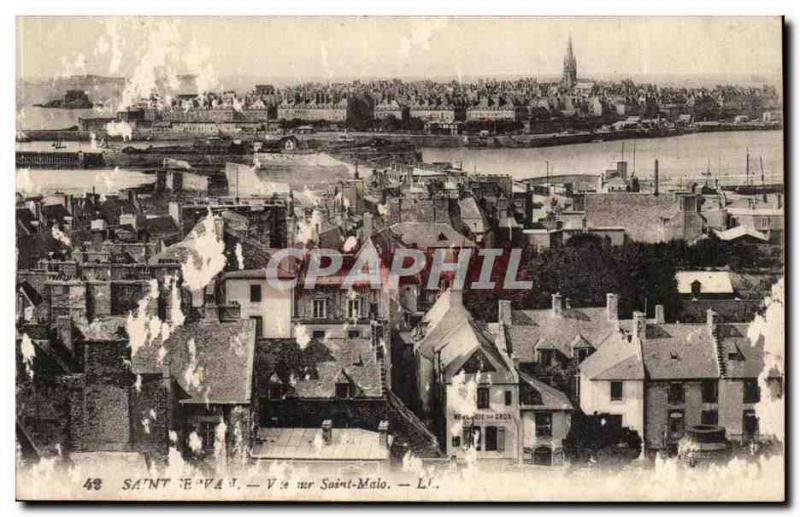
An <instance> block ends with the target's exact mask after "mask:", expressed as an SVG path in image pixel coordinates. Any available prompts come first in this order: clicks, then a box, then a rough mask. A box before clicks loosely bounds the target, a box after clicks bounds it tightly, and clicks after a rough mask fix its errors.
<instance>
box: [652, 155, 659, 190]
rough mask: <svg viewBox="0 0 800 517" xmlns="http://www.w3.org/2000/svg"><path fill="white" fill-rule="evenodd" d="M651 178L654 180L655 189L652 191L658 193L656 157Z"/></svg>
mask: <svg viewBox="0 0 800 517" xmlns="http://www.w3.org/2000/svg"><path fill="white" fill-rule="evenodd" d="M653 180H654V182H655V190H654V191H653V193H654V194H655V195H656V196H657V195H658V158H656V161H655V163H654V164H653Z"/></svg>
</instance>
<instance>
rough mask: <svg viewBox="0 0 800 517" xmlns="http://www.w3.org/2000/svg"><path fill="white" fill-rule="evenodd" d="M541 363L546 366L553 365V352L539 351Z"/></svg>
mask: <svg viewBox="0 0 800 517" xmlns="http://www.w3.org/2000/svg"><path fill="white" fill-rule="evenodd" d="M539 362H540V363H541V364H542V365H544V366H550V365H551V364H553V351H552V350H539Z"/></svg>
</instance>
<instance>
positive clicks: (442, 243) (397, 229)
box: [384, 222, 475, 250]
mask: <svg viewBox="0 0 800 517" xmlns="http://www.w3.org/2000/svg"><path fill="white" fill-rule="evenodd" d="M384 231H388V232H391V233H393V234H394V235H395V236H396V237H397V238H398V239H399V240H400V242H402V243H403V245H405V246H406V247H417V248H420V249H423V250H424V249H435V248H451V247H452V248H474V247H475V243H474V242H472V241H471V240H470V239H468V238H467V237H465V236H464V235H461V234H460V233H458V232H457V231H456V230H455V229H454V228H453V227H452V226H450V225H449V224H447V223H419V222H403V223H397V224H394V225H392V226H390V227H389V228H388V229H386V230H384Z"/></svg>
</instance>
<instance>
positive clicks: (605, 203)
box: [584, 192, 702, 242]
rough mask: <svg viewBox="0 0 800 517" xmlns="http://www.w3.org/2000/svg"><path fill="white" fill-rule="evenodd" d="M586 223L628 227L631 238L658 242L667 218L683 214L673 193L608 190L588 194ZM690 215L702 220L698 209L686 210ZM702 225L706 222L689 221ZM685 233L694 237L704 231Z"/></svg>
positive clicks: (597, 226) (586, 196)
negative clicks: (602, 192) (603, 192)
mask: <svg viewBox="0 0 800 517" xmlns="http://www.w3.org/2000/svg"><path fill="white" fill-rule="evenodd" d="M584 199H585V211H586V225H587V227H588V228H605V227H609V226H613V227H619V226H622V227H624V228H625V233H626V234H627V235H628V237H629V238H630V239H631V240H634V241H640V242H657V241H658V240H659V235H660V234H661V233H662V232H661V231H660V229H661V228H662V224H663V222H664V221H670V220H672V219H673V218H675V217H676V216H679V214H681V210H680V204H679V201H678V200H677V199H676V198H674V197H671V196H667V195H663V196H654V195H652V194H647V193H639V192H613V193H608V194H586V195H585V198H584ZM684 215H685V216H686V217H690V218H697V219H699V220H702V216H700V214H697V213H691V212H686V213H685V214H684ZM689 227H696V228H702V224H700V221H698V224H695V225H689ZM700 233H702V232H700V231H699V230H698V231H697V233H696V234H694V233H693V234H690V235H684V236H683V238H685V239H687V240H693V239H695V238H697V236H698V235H700Z"/></svg>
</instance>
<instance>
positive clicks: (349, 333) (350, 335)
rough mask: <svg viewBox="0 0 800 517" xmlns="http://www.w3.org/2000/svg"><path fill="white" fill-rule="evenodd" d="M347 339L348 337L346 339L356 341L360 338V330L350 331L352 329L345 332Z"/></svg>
mask: <svg viewBox="0 0 800 517" xmlns="http://www.w3.org/2000/svg"><path fill="white" fill-rule="evenodd" d="M347 337H348V338H350V339H357V338H360V337H361V331H360V330H358V329H355V330H352V329H351V330H348V331H347Z"/></svg>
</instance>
